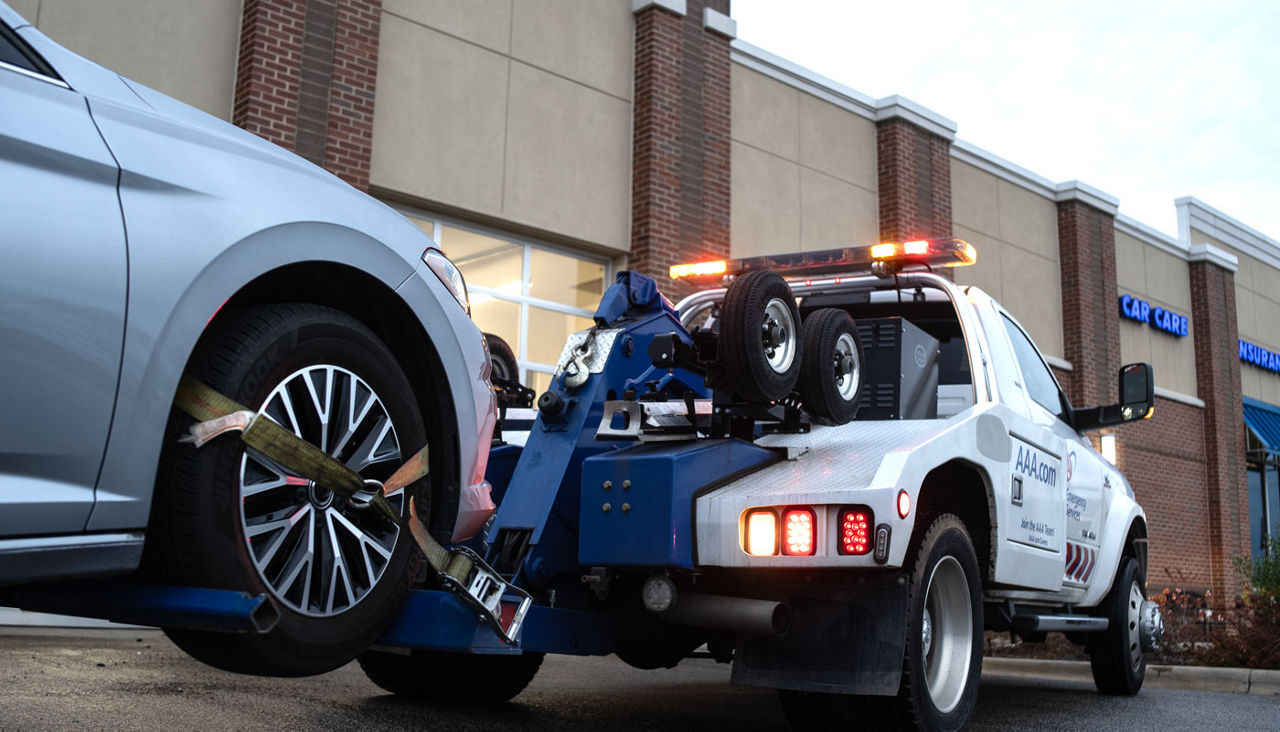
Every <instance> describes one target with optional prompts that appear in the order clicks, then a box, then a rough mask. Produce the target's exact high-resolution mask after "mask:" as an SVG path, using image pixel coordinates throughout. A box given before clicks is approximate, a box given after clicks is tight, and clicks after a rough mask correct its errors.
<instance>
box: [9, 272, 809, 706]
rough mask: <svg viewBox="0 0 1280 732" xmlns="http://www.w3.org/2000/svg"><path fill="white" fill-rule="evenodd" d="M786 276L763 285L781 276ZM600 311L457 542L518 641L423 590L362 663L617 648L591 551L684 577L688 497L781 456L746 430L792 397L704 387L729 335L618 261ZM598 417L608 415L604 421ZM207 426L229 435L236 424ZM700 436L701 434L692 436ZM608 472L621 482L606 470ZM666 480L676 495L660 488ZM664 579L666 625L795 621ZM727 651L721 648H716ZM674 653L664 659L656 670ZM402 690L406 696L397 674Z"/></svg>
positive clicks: (54, 588)
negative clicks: (494, 576)
mask: <svg viewBox="0 0 1280 732" xmlns="http://www.w3.org/2000/svg"><path fill="white" fill-rule="evenodd" d="M773 277H775V278H776V275H774V276H773ZM776 279H777V281H776V283H772V282H771V283H770V284H773V286H774V287H775V288H776V287H777V285H778V284H781V285H782V287H784V288H785V287H786V285H785V282H783V281H782V280H781V278H776ZM789 302H790V305H791V308H790V312H786V309H785V308H783V309H779V307H778V298H773V299H772V300H771V301H769V302H767V303H765V302H762V303H759V307H760V308H765V307H767V308H770V309H771V310H770V312H768V313H766V312H755V313H745V314H744V315H745V316H746V317H748V318H751V319H755V320H756V322H760V321H761V320H763V321H765V327H764V329H763V333H762V335H761V336H759V337H758V338H757V340H756V341H755V342H756V343H757V344H759V346H760V354H759V357H758V361H759V362H760V363H763V364H766V365H767V360H768V358H769V354H768V351H769V350H770V349H779V348H785V349H787V350H788V351H789V352H790V354H791V358H790V361H791V362H790V363H787V364H786V368H787V370H789V371H788V373H785V374H783V376H782V377H781V378H782V381H783V385H782V386H777V385H774V386H773V389H774V390H775V391H780V393H778V396H779V397H781V396H782V395H783V394H785V393H786V392H789V391H790V390H791V386H792V385H793V384H794V382H795V379H796V374H798V364H799V358H798V352H799V349H800V343H799V341H800V333H799V329H798V327H797V326H798V323H799V317H798V313H796V312H795V310H794V300H790V301H789ZM777 313H781V314H782V316H783V317H784V318H785V316H788V315H789V316H790V320H789V321H788V322H787V323H786V326H785V327H779V325H778V324H777V317H776V315H777ZM595 321H596V324H595V326H594V327H593V328H592V329H590V330H588V331H584V332H582V333H579V334H575V336H573V337H571V338H570V340H569V342H568V344H567V345H566V346H565V350H564V354H563V356H562V363H561V368H560V370H559V371H558V373H557V375H556V377H555V380H554V383H553V384H552V387H551V388H550V389H549V390H548V391H547V392H546V393H544V394H543V395H542V397H541V398H540V399H539V400H538V403H537V414H536V417H535V418H534V419H533V420H532V423H531V424H527V425H521V424H520V420H519V419H518V418H517V419H515V420H511V419H508V420H506V421H505V424H504V426H505V427H506V429H507V430H508V431H510V430H511V429H512V428H513V426H515V427H527V428H528V429H529V437H528V441H527V442H526V444H525V445H524V446H523V448H520V447H517V446H514V445H508V444H505V443H496V444H495V445H494V448H493V451H492V453H491V460H490V467H489V472H488V476H487V477H488V478H489V480H490V482H491V483H492V485H493V494H494V499H495V502H497V503H498V504H499V508H498V510H497V512H496V513H495V515H494V516H493V518H492V519H491V521H490V523H489V524H488V526H487V527H486V530H485V532H484V535H483V536H482V537H479V538H478V539H477V540H472V542H469V543H468V545H466V546H463V547H455V548H454V550H455V551H458V550H461V551H467V552H470V551H473V550H474V551H477V552H480V553H481V555H482V556H483V557H484V559H485V560H486V563H487V565H488V566H492V567H493V568H494V569H495V570H496V571H497V573H498V574H499V575H500V576H501V578H502V580H504V581H505V582H506V591H507V592H506V594H505V595H504V597H503V608H502V610H500V611H497V612H501V613H502V614H503V616H504V617H502V618H501V620H502V621H503V622H505V623H509V622H510V621H511V617H510V616H511V613H512V609H513V608H515V607H518V605H519V602H518V601H519V600H520V599H521V597H520V596H519V594H523V593H522V592H521V590H525V591H528V592H529V593H531V594H532V596H533V597H534V598H535V602H534V603H533V604H532V605H531V606H529V607H528V608H527V614H525V615H524V617H523V623H522V624H519V625H517V626H516V628H515V633H514V637H513V638H512V639H510V641H508V639H506V638H504V637H502V636H503V634H502V632H501V631H500V630H499V629H496V628H495V627H494V626H493V624H492V623H489V622H485V619H484V617H483V613H477V610H476V607H475V603H474V602H466V601H464V600H462V599H460V596H465V594H466V592H465V589H463V588H453V589H452V591H450V590H446V589H415V590H411V591H410V593H409V595H408V598H407V600H406V602H405V604H404V606H403V609H402V611H401V612H400V614H399V616H398V617H397V619H396V620H395V621H394V622H393V623H392V624H391V626H390V627H389V628H388V629H387V631H386V632H385V634H384V635H383V636H382V638H381V639H380V640H379V642H378V643H377V645H375V646H374V647H373V648H372V649H371V651H370V653H368V654H366V661H368V657H369V656H374V657H377V656H379V655H386V654H392V655H408V654H410V653H411V652H412V651H415V650H431V651H454V652H466V653H470V654H476V655H482V656H483V655H488V656H511V655H519V654H522V653H532V654H542V653H562V654H573V655H607V654H610V653H614V652H618V651H619V636H620V627H619V615H618V614H617V612H615V611H614V609H613V608H612V607H608V606H607V599H608V598H609V596H610V594H611V592H612V591H613V588H611V587H610V584H611V579H612V578H611V576H610V575H609V573H608V572H606V571H604V570H603V568H602V566H594V567H593V566H591V565H590V563H586V564H584V563H583V562H582V561H580V560H581V558H583V557H587V558H591V559H592V560H593V561H596V562H599V563H601V564H602V565H603V564H608V565H610V566H630V567H636V568H646V569H647V570H652V571H653V572H656V573H661V572H662V571H664V570H685V571H692V570H693V568H694V567H693V548H692V531H691V518H692V517H691V515H690V506H691V500H692V497H693V494H694V493H695V492H697V491H698V490H700V489H703V488H705V487H707V486H708V484H709V483H717V482H723V480H724V479H727V478H729V477H731V476H734V475H736V474H740V473H743V472H745V471H749V470H751V469H753V468H756V467H760V466H762V465H765V464H768V463H772V462H775V461H777V460H780V459H783V458H785V451H783V452H781V453H780V452H779V451H777V450H771V449H766V448H762V447H757V446H755V445H753V444H751V443H750V442H749V440H750V438H751V436H752V435H753V434H759V429H760V424H761V423H762V421H763V423H764V424H765V425H768V427H767V429H769V430H773V431H776V430H780V429H783V430H785V429H791V430H796V431H804V430H807V421H805V420H804V418H803V416H802V413H801V411H800V409H799V408H798V406H797V405H796V404H760V403H758V402H756V403H749V402H746V401H744V400H742V399H740V398H738V397H736V396H734V395H733V394H731V393H729V392H723V391H716V392H714V399H709V397H711V396H712V392H711V390H709V389H708V388H706V387H704V386H702V382H703V380H704V378H705V379H707V380H709V381H711V382H713V383H715V382H716V381H717V380H723V379H724V378H725V375H724V373H723V371H722V370H720V369H719V368H717V367H716V365H715V350H716V343H717V341H718V340H719V338H718V336H717V334H715V333H713V332H712V331H711V330H709V329H708V330H703V329H697V328H695V335H691V334H690V333H689V332H688V331H686V330H685V328H684V327H683V326H682V325H681V323H680V320H679V318H678V315H677V313H676V311H675V309H674V308H673V307H672V306H671V304H670V302H668V301H667V300H666V299H665V298H664V297H663V296H662V295H661V294H660V293H659V292H658V290H657V288H656V285H655V284H654V282H653V280H651V279H649V278H648V277H645V276H643V275H640V274H638V273H634V272H622V273H620V274H619V275H618V278H617V283H616V284H615V285H613V287H611V288H610V289H609V290H608V291H607V292H606V293H605V296H604V297H603V299H602V301H601V305H600V307H599V309H598V311H597V312H596V315H595ZM756 327H757V328H759V326H756ZM757 332H758V333H759V332H761V331H759V330H758V331H757ZM747 337H748V338H749V336H747ZM740 340H741V339H740ZM793 366H794V367H793ZM739 378H744V377H739ZM637 394H639V396H638V397H637ZM709 403H710V405H713V406H709ZM504 411H506V410H504ZM513 411H520V410H513ZM525 411H528V410H525ZM606 413H608V414H609V415H610V419H609V420H606V421H605V422H604V424H601V422H602V417H603V416H604V415H605V414H606ZM219 416H220V417H223V418H225V415H221V414H219ZM526 416H528V415H526ZM248 420H249V417H248V416H246V417H244V421H245V423H244V424H238V425H237V426H236V429H244V428H245V427H246V426H247V422H248ZM526 421H527V420H526ZM646 422H647V425H646V424H645V423H646ZM209 429H211V430H225V429H226V425H225V423H220V424H217V425H214V426H212V427H210V428H209ZM699 431H701V432H702V433H703V434H704V435H707V436H708V439H701V440H696V441H692V440H693V439H694V438H696V437H697V436H698V435H697V433H698V432H699ZM597 432H599V437H597ZM217 434H220V432H214V433H213V434H206V435H204V436H203V437H202V438H200V439H205V440H207V439H212V438H213V437H214V436H216V435H217ZM642 434H643V435H644V437H643V440H644V441H643V442H642V443H641V444H639V445H636V446H635V447H627V446H626V444H628V443H623V442H621V440H631V441H634V440H636V439H638V438H640V436H641V435H642ZM735 437H741V438H744V439H734V438H735ZM601 476H627V477H618V478H616V480H613V481H611V480H610V479H609V478H608V477H604V478H602V477H601ZM708 476H715V478H714V479H713V480H709V479H708ZM657 486H671V488H672V489H673V490H672V491H671V492H670V493H660V492H658V491H657V490H655V489H656V487H657ZM600 496H603V500H601V499H600ZM587 514H601V515H603V516H604V517H605V518H606V520H605V521H598V520H593V521H590V522H589V523H588V524H587V525H586V526H585V528H586V531H585V532H583V531H580V528H582V525H581V522H580V518H581V516H582V515H587ZM593 518H594V517H593ZM608 519H614V521H609V520H608ZM615 524H616V525H615ZM672 537H675V542H674V543H673V541H672ZM655 576H665V575H660V574H655ZM634 589H637V590H638V588H634ZM647 591H648V590H647ZM658 591H661V592H665V593H666V594H665V600H664V601H660V602H665V606H662V605H659V606H661V607H663V609H664V618H665V620H664V621H662V622H673V623H687V624H688V625H690V626H701V627H709V628H718V629H721V630H723V631H724V632H726V633H735V632H736V633H740V632H748V633H753V634H776V633H780V632H782V631H783V630H785V628H786V626H787V622H788V620H787V619H788V613H787V608H786V606H785V605H783V604H782V603H778V602H767V601H760V600H750V599H745V598H731V597H718V596H713V595H700V594H696V593H687V594H684V595H681V596H680V600H679V602H678V604H677V603H675V602H674V585H673V584H666V585H661V586H660V587H659V588H658ZM516 593H519V594H516ZM636 599H637V601H638V600H639V598H638V597H637V598H636ZM3 600H4V601H5V602H7V603H10V604H12V605H13V606H15V607H21V608H24V609H28V610H33V611H39V612H49V613H58V614H68V615H77V616H83V617H95V618H101V619H105V620H111V621H114V622H121V623H132V624H142V625H154V626H158V627H166V628H187V629H197V630H217V631H226V632H249V633H266V632H270V631H271V630H272V628H274V626H275V624H276V622H277V621H278V620H279V617H280V612H279V610H278V608H277V607H276V605H275V603H274V601H273V600H272V598H271V597H270V596H268V595H265V594H263V595H257V596H250V595H248V594H246V593H243V592H236V591H229V590H215V589H205V588H193V587H169V586H159V585H148V584H140V583H135V582H133V581H127V580H84V581H74V582H62V583H44V584H33V585H26V586H20V587H14V588H10V589H7V590H5V593H4V598H3ZM638 607H639V605H638V602H637V609H638ZM654 617H655V618H656V617H657V616H654ZM697 645H701V643H699V644H697ZM689 650H692V649H689ZM623 652H624V653H625V651H623ZM726 654H727V651H725V650H723V649H722V650H721V651H720V654H719V655H721V656H722V657H724V656H726ZM636 660H637V661H638V662H639V663H640V664H641V665H652V664H651V662H649V661H647V660H643V659H639V658H637V659H636ZM677 660H679V659H670V660H667V659H664V660H663V661H662V663H661V665H666V666H670V665H674V663H675V661H677ZM726 660H727V658H726ZM371 665H374V666H376V665H377V661H376V660H375V661H374V662H373V663H372V664H371ZM375 671H376V669H375ZM399 687H400V688H399V689H398V690H403V684H399Z"/></svg>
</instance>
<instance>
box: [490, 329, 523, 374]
mask: <svg viewBox="0 0 1280 732" xmlns="http://www.w3.org/2000/svg"><path fill="white" fill-rule="evenodd" d="M484 339H485V341H486V342H487V343H488V344H489V362H490V363H491V364H492V365H493V371H492V372H490V376H489V377H490V379H492V381H493V382H494V383H495V384H499V385H503V384H519V383H520V364H519V362H517V361H516V354H515V351H513V350H511V346H510V345H509V344H508V343H507V342H506V341H505V340H503V339H502V338H501V337H499V336H496V335H494V334H493V333H485V334H484Z"/></svg>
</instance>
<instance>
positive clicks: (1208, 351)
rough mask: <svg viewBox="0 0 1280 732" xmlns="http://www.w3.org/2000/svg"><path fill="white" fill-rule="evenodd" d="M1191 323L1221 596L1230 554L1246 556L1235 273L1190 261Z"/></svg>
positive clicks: (1230, 570) (1230, 583) (1235, 581)
mask: <svg viewBox="0 0 1280 732" xmlns="http://www.w3.org/2000/svg"><path fill="white" fill-rule="evenodd" d="M1188 273H1189V275H1190V278H1191V327H1192V331H1193V333H1194V336H1195V353H1196V390H1197V391H1198V392H1199V394H1200V398H1201V399H1203V400H1204V403H1205V408H1204V443H1203V447H1202V448H1201V450H1202V453H1201V454H1203V455H1204V461H1205V474H1206V476H1205V477H1206V480H1205V484H1204V491H1205V494H1206V502H1207V504H1208V515H1207V520H1208V526H1209V532H1210V547H1211V551H1210V559H1211V562H1212V566H1211V570H1212V576H1213V586H1214V589H1215V591H1216V592H1218V593H1219V594H1220V596H1221V597H1224V598H1225V597H1229V596H1233V595H1234V594H1235V593H1236V592H1237V591H1238V590H1239V587H1240V581H1239V580H1240V578H1239V577H1237V576H1236V574H1235V571H1234V566H1233V560H1234V558H1235V557H1237V556H1246V557H1247V556H1249V521H1248V517H1249V490H1248V485H1247V483H1246V482H1245V470H1244V467H1245V466H1244V445H1245V440H1244V410H1243V406H1242V401H1241V390H1240V362H1239V360H1238V353H1239V351H1238V349H1237V339H1238V338H1239V330H1238V327H1237V321H1236V288H1235V276H1234V274H1233V273H1232V272H1231V271H1229V270H1226V269H1223V268H1222V267H1219V266H1218V265H1216V264H1214V263H1212V262H1207V261H1200V262H1191V263H1190V265H1189V271H1188Z"/></svg>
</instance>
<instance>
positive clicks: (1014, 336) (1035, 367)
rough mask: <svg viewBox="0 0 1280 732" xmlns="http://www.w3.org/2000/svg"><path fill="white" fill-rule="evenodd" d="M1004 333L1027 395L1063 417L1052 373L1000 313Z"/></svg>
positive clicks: (1019, 332) (1060, 398)
mask: <svg viewBox="0 0 1280 732" xmlns="http://www.w3.org/2000/svg"><path fill="white" fill-rule="evenodd" d="M1001 319H1002V322H1003V323H1004V329H1005V332H1006V333H1008V334H1009V342H1010V343H1011V344H1012V345H1013V353H1014V357H1015V358H1017V359H1018V367H1019V368H1021V369H1022V378H1023V381H1024V382H1025V384H1026V387H1027V393H1028V394H1030V395H1031V398H1032V399H1034V400H1035V402H1036V403H1037V404H1039V405H1040V406H1042V407H1044V408H1045V409H1047V410H1049V411H1050V412H1051V413H1053V414H1056V415H1058V417H1064V416H1065V415H1064V412H1065V410H1064V409H1063V399H1062V390H1061V389H1059V388H1058V382H1057V380H1056V379H1054V378H1053V372H1052V371H1050V370H1049V367H1048V366H1047V365H1046V364H1045V362H1044V359H1043V358H1041V357H1040V352H1039V351H1037V350H1036V347H1035V346H1034V345H1033V344H1032V343H1031V339H1030V338H1028V337H1027V334H1026V333H1023V332H1022V329H1021V328H1019V327H1018V326H1017V324H1016V323H1014V322H1013V321H1012V320H1010V319H1009V316H1007V315H1004V314H1003V313H1001Z"/></svg>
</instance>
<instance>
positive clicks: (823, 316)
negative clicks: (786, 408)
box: [800, 308, 862, 424]
mask: <svg viewBox="0 0 1280 732" xmlns="http://www.w3.org/2000/svg"><path fill="white" fill-rule="evenodd" d="M801 340H803V341H804V352H803V354H802V358H801V359H800V398H801V399H802V400H803V402H804V408H805V409H806V410H808V411H809V412H810V413H811V414H814V415H817V416H819V417H826V418H827V419H829V420H831V421H832V422H835V423H836V424H844V423H845V422H848V421H850V420H852V419H853V418H854V416H856V415H857V413H858V396H859V390H860V389H861V387H862V345H861V342H860V341H859V340H858V330H857V327H856V326H855V325H854V324H853V318H851V317H849V314H848V313H846V312H845V311H843V310H838V309H836V308H823V309H821V310H817V311H814V312H813V313H810V314H809V317H808V318H805V321H804V329H803V331H802V334H801Z"/></svg>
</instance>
